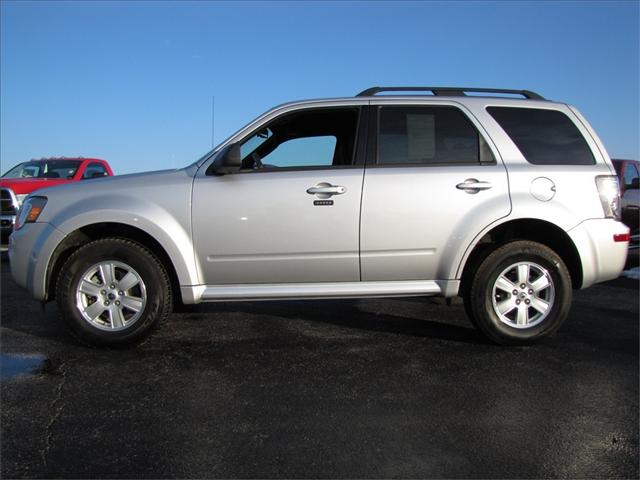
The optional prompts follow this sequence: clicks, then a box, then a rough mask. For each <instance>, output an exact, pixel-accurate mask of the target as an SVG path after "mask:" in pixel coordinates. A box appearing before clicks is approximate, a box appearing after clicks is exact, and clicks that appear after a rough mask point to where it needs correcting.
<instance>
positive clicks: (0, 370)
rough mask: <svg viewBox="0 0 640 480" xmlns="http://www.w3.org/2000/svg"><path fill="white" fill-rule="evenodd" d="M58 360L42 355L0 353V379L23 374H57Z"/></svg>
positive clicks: (3, 379)
mask: <svg viewBox="0 0 640 480" xmlns="http://www.w3.org/2000/svg"><path fill="white" fill-rule="evenodd" d="M58 363H59V362H55V361H52V360H51V359H48V358H46V357H45V356H44V355H8V354H4V353H3V354H1V355H0V381H3V382H4V381H6V380H11V379H13V378H15V377H18V376H20V375H25V374H32V375H36V374H40V375H57V374H58V367H59V365H58Z"/></svg>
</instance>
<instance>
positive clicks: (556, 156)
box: [487, 107, 596, 165]
mask: <svg viewBox="0 0 640 480" xmlns="http://www.w3.org/2000/svg"><path fill="white" fill-rule="evenodd" d="M487 111H488V112H489V114H490V115H491V116H492V117H493V118H494V119H495V120H496V122H498V123H499V124H500V126H501V127H502V129H503V130H504V131H505V132H506V133H507V135H509V137H511V140H513V143H515V144H516V146H517V147H518V149H519V150H520V152H521V153H522V155H523V156H524V158H525V159H526V160H527V162H529V163H532V164H534V165H593V164H594V163H596V162H595V159H594V157H593V153H592V152H591V149H590V148H589V145H587V142H586V140H585V139H584V137H583V136H582V134H581V133H580V131H579V130H578V128H577V127H576V126H575V124H574V123H573V122H572V121H571V119H570V118H569V117H567V116H566V115H565V114H564V113H562V112H559V111H557V110H546V109H541V108H520V107H487Z"/></svg>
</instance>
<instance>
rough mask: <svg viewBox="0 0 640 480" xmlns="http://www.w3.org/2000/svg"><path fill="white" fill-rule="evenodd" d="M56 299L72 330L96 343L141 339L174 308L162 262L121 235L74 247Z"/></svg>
mask: <svg viewBox="0 0 640 480" xmlns="http://www.w3.org/2000/svg"><path fill="white" fill-rule="evenodd" d="M56 299H57V303H58V308H59V310H60V314H61V316H62V317H63V319H64V320H65V322H66V324H67V325H68V326H69V328H70V330H71V333H72V334H73V335H74V336H75V337H76V338H78V339H79V340H80V341H81V342H83V343H85V344H89V345H94V346H110V347H122V346H128V345H132V344H136V343H139V342H141V341H142V340H144V339H145V338H147V337H148V336H149V334H150V333H151V332H152V331H153V330H154V329H155V328H156V327H157V326H158V324H159V323H160V322H161V321H162V320H163V319H164V318H165V317H166V316H167V315H168V314H169V313H170V310H171V288H170V283H169V278H168V276H167V273H166V270H165V268H164V267H163V265H162V264H161V263H160V262H159V261H158V259H157V258H156V257H155V256H154V255H153V254H152V253H151V252H150V251H149V250H147V249H146V248H144V247H143V246H142V245H140V244H138V243H136V242H133V241H131V240H127V239H122V238H106V239H101V240H96V241H94V242H91V243H89V244H87V245H84V246H82V247H81V248H79V249H78V250H77V251H76V252H74V253H73V255H71V256H70V257H69V259H68V260H67V261H66V263H65V264H64V266H63V267H62V269H61V273H60V276H59V278H58V282H57V288H56Z"/></svg>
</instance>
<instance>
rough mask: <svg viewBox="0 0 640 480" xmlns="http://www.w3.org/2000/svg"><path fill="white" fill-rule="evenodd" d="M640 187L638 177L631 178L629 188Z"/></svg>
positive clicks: (636, 188) (635, 188)
mask: <svg viewBox="0 0 640 480" xmlns="http://www.w3.org/2000/svg"><path fill="white" fill-rule="evenodd" d="M638 189H640V178H638V177H635V178H634V179H633V180H631V186H630V187H629V190H638Z"/></svg>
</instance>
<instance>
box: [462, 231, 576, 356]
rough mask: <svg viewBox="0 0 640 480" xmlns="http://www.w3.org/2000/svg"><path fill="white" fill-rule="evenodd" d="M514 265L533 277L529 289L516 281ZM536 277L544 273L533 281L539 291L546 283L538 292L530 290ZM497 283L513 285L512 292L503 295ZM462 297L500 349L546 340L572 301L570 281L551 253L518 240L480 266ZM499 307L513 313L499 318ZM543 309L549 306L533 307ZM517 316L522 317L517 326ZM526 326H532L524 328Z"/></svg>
mask: <svg viewBox="0 0 640 480" xmlns="http://www.w3.org/2000/svg"><path fill="white" fill-rule="evenodd" d="M518 264H520V265H522V264H525V265H528V269H527V270H525V272H527V271H528V272H532V273H530V275H531V276H530V277H528V279H527V283H522V282H520V281H519V280H520V277H518V276H517V275H519V272H518V267H517V265H518ZM523 268H524V267H523ZM536 273H542V274H541V275H540V276H538V277H537V279H542V278H543V277H544V279H542V280H541V282H540V283H538V284H537V285H538V286H539V285H543V284H545V283H549V286H548V287H546V288H544V289H543V290H540V291H539V292H538V291H535V290H534V289H535V288H537V287H536V286H534V285H533V283H534V281H535V280H534V275H535V274H536ZM514 274H515V275H514ZM525 276H526V275H525ZM499 277H500V279H501V280H505V279H506V280H511V281H512V282H513V283H514V284H515V285H514V290H513V291H511V292H506V288H505V289H504V290H503V289H501V288H500V287H499V286H497V283H496V282H497V281H498V280H499ZM529 279H531V280H529ZM549 279H550V281H549ZM502 285H508V284H507V283H504V284H502ZM522 285H526V287H524V288H523V287H522ZM531 287H534V288H531ZM494 288H496V289H495V290H494ZM516 292H517V294H515V293H516ZM514 294H515V295H514ZM463 295H464V302H465V309H466V310H467V313H468V315H469V316H470V318H471V321H472V322H473V324H474V325H475V326H476V328H478V329H479V330H480V331H481V332H482V333H483V334H484V335H485V336H486V337H487V338H488V339H489V340H491V341H493V342H495V343H498V344H502V345H526V344H530V343H533V342H535V341H538V340H540V339H542V338H545V337H549V336H550V335H552V334H553V333H555V332H556V331H557V330H558V328H560V326H561V325H562V323H563V322H564V320H565V319H566V318H567V315H568V314H569V310H570V308H571V298H572V284H571V276H570V274H569V271H568V269H567V267H566V265H565V264H564V262H563V261H562V259H561V258H560V257H559V256H558V254H556V253H555V252H554V251H553V250H551V249H550V248H548V247H546V246H545V245H542V244H540V243H536V242H531V241H524V240H518V241H513V242H510V243H507V244H505V245H503V246H501V247H498V248H496V249H495V250H494V251H493V252H492V253H491V254H489V255H488V256H487V257H486V258H485V259H484V260H483V261H482V262H481V263H480V265H479V266H478V268H477V270H476V272H475V274H474V275H473V277H472V278H471V284H470V286H469V285H467V286H466V288H465V289H464V293H463ZM540 300H542V302H540ZM502 302H504V304H505V305H507V306H508V308H512V310H509V311H508V312H506V313H505V311H504V310H503V311H502V312H500V313H501V315H499V313H498V311H497V310H498V309H499V306H500V305H499V304H500V303H502ZM510 302H513V303H510ZM516 302H517V305H515V304H516ZM525 302H527V303H526V305H525ZM494 304H495V305H496V306H495V307H494ZM545 304H546V305H548V307H547V308H546V309H544V308H538V309H536V308H534V307H533V305H536V306H537V307H539V306H543V307H544V305H545ZM519 315H522V317H521V319H522V323H520V324H518V318H519V317H518V316H519ZM529 320H531V322H530V323H531V325H530V326H528V323H525V322H529Z"/></svg>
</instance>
